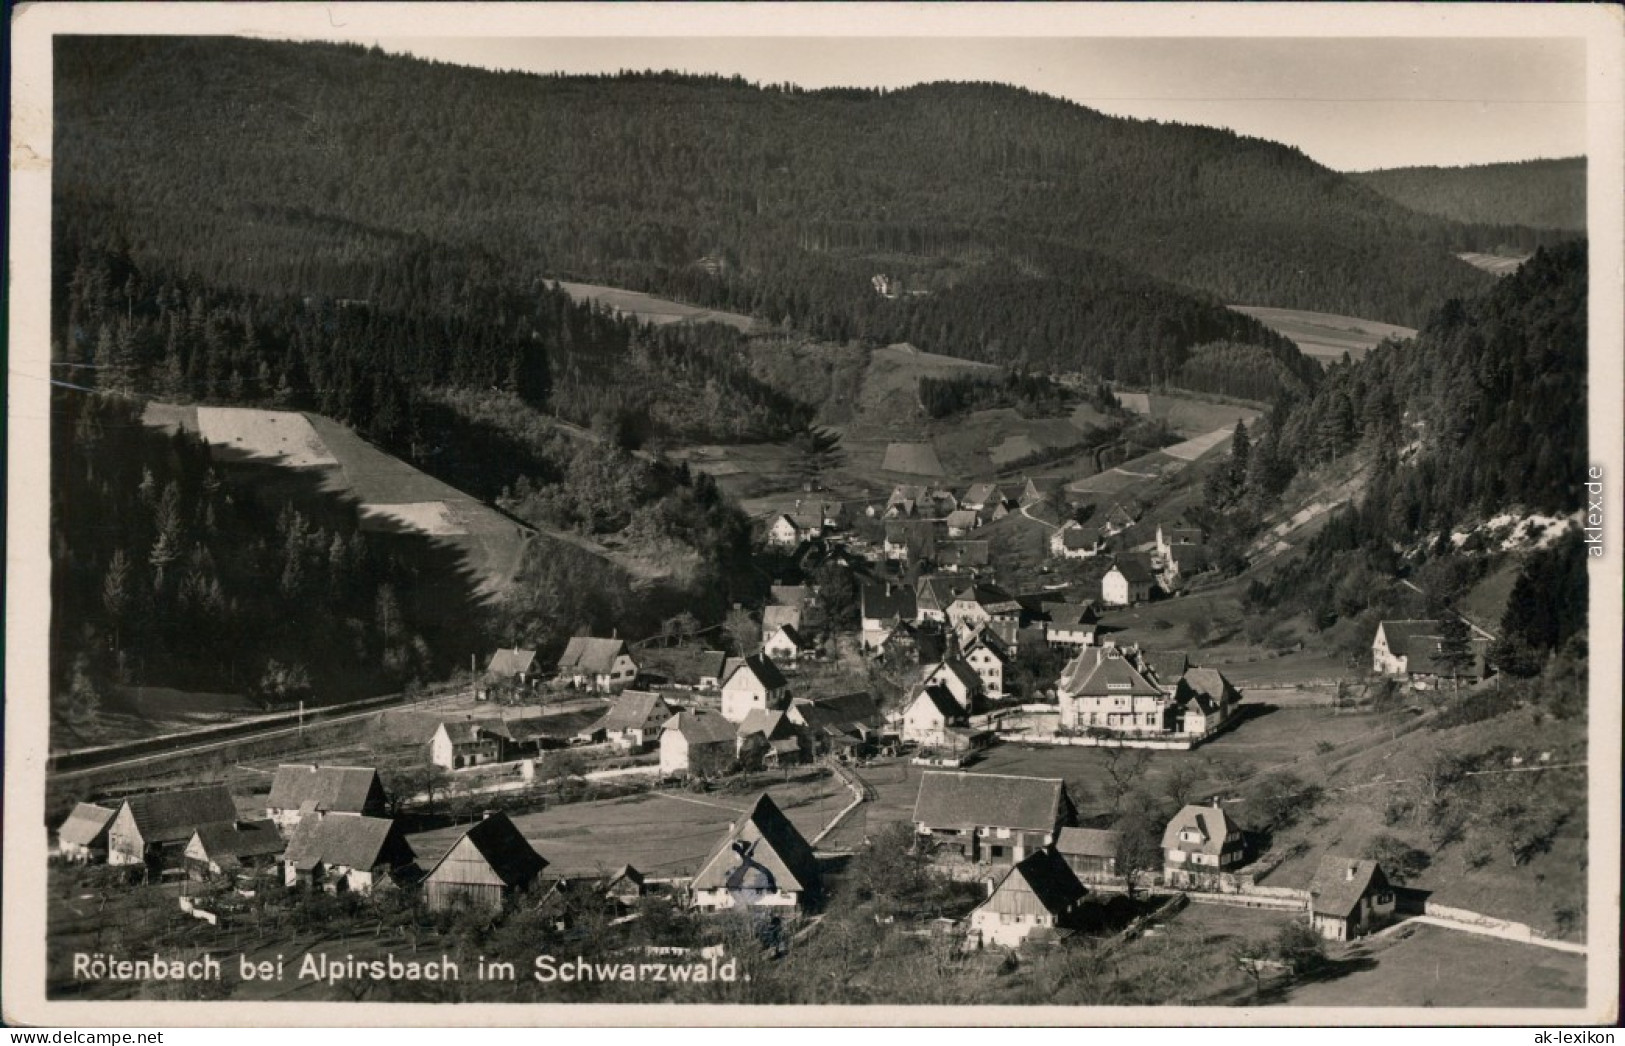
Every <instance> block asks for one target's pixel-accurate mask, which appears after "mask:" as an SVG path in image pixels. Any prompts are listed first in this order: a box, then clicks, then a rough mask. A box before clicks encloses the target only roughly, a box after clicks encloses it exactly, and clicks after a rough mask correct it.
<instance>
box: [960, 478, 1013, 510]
mask: <svg viewBox="0 0 1625 1046" xmlns="http://www.w3.org/2000/svg"><path fill="white" fill-rule="evenodd" d="M1009 503H1010V497H1009V495H1007V494H1005V492H1004V490H1003V489H1002V488H1001V487H1000V486H999V485H998V484H997V483H972V484H971V486H970V489H969V490H967V491H965V496H964V497H962V498H960V499H959V507H960V508H968V509H970V510H971V511H972V512H981V511H983V510H984V509H988V508H992V507H995V506H996V507H998V508H1005V507H1007V506H1008V505H1009Z"/></svg>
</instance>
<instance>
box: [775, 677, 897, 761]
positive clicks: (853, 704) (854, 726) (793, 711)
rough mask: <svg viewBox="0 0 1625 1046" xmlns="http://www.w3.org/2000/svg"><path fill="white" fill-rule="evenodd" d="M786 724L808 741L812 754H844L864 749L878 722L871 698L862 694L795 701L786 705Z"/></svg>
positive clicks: (872, 738) (878, 724)
mask: <svg viewBox="0 0 1625 1046" xmlns="http://www.w3.org/2000/svg"><path fill="white" fill-rule="evenodd" d="M788 714H789V717H790V721H791V722H793V723H795V724H796V725H797V726H800V727H801V728H802V729H803V730H804V731H805V732H806V734H807V737H808V738H809V739H810V742H811V745H812V749H813V754H814V755H821V754H823V753H824V752H829V751H833V752H835V753H837V754H846V753H850V752H853V751H855V750H859V749H862V748H864V747H866V746H868V745H869V744H870V743H871V742H872V741H873V740H874V739H875V737H876V733H877V731H878V730H879V727H880V723H881V715H880V711H879V709H877V708H876V707H875V702H874V698H872V697H870V696H869V694H867V693H865V692H863V691H857V692H855V693H850V694H838V695H835V696H831V697H820V698H813V699H808V698H798V699H797V700H796V701H795V702H793V703H792V704H791V705H790V711H789V713H788Z"/></svg>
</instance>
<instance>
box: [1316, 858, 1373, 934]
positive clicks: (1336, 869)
mask: <svg viewBox="0 0 1625 1046" xmlns="http://www.w3.org/2000/svg"><path fill="white" fill-rule="evenodd" d="M1393 914H1394V889H1393V887H1392V886H1390V885H1389V884H1388V877H1387V876H1386V875H1384V874H1383V872H1382V869H1381V868H1380V867H1378V866H1377V862H1375V861H1367V860H1362V859H1359V858H1354V857H1338V856H1336V855H1335V854H1328V855H1326V856H1325V857H1323V858H1321V860H1320V867H1319V868H1317V869H1316V870H1315V877H1314V878H1313V879H1311V880H1310V881H1309V918H1310V922H1311V923H1312V925H1313V926H1314V928H1315V930H1316V931H1317V932H1318V933H1319V934H1320V935H1321V936H1322V937H1324V938H1326V939H1327V940H1328V941H1352V940H1354V938H1356V937H1362V936H1364V935H1365V934H1368V933H1370V932H1371V931H1372V930H1375V929H1378V928H1380V927H1381V926H1382V925H1383V924H1384V923H1386V922H1387V921H1388V920H1389V919H1391V918H1393Z"/></svg>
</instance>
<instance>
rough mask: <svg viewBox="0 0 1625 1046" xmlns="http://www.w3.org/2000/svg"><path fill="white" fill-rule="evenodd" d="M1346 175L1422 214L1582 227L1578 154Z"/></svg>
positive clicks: (1582, 175)
mask: <svg viewBox="0 0 1625 1046" xmlns="http://www.w3.org/2000/svg"><path fill="white" fill-rule="evenodd" d="M1349 177H1350V178H1352V179H1354V180H1355V181H1356V182H1359V183H1360V184H1361V185H1364V186H1367V187H1369V188H1371V189H1374V190H1376V191H1377V192H1379V193H1381V194H1382V195H1383V196H1386V197H1388V198H1389V199H1390V200H1393V201H1394V202H1396V203H1399V204H1403V205H1404V206H1406V207H1409V208H1410V209H1411V210H1413V211H1417V212H1418V213H1421V214H1432V215H1436V216H1438V217H1440V218H1449V219H1451V220H1453V221H1459V222H1483V223H1488V224H1509V225H1524V226H1529V227H1530V228H1536V229H1563V230H1566V231H1568V232H1574V233H1583V232H1585V227H1586V161H1585V157H1583V156H1575V157H1570V158H1568V159H1564V160H1525V161H1523V162H1522V163H1491V164H1482V165H1480V166H1476V167H1396V168H1394V169H1393V170H1387V171H1365V172H1363V173H1360V174H1351V175H1349Z"/></svg>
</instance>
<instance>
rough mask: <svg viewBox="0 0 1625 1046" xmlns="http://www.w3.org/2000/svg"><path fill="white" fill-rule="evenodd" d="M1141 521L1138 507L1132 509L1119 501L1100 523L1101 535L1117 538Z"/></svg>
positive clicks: (1108, 510)
mask: <svg viewBox="0 0 1625 1046" xmlns="http://www.w3.org/2000/svg"><path fill="white" fill-rule="evenodd" d="M1139 521H1140V511H1139V508H1138V506H1136V507H1132V508H1131V507H1129V506H1128V505H1125V504H1123V503H1122V502H1121V501H1119V502H1116V503H1114V504H1113V505H1112V507H1111V508H1109V509H1107V510H1106V516H1105V518H1104V519H1102V520H1101V522H1100V533H1101V535H1102V536H1104V537H1108V538H1111V537H1116V536H1117V535H1118V534H1121V533H1122V532H1123V531H1125V530H1127V529H1128V528H1129V527H1132V526H1133V525H1134V524H1136V523H1138V522H1139Z"/></svg>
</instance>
